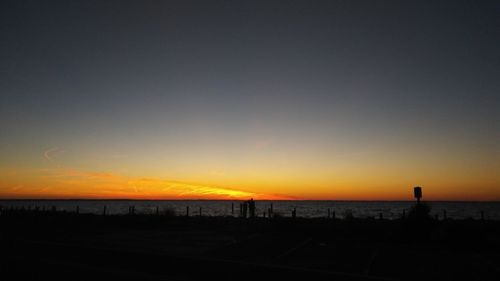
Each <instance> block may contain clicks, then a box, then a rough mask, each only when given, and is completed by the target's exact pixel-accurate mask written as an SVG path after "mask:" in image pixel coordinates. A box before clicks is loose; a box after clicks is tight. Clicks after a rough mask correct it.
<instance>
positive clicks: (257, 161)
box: [0, 0, 500, 200]
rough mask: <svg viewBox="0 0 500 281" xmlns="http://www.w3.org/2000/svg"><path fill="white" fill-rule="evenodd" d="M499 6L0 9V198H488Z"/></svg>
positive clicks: (499, 124) (494, 196)
mask: <svg viewBox="0 0 500 281" xmlns="http://www.w3.org/2000/svg"><path fill="white" fill-rule="evenodd" d="M499 13H500V3H499V2H498V1H491V2H490V1H358V0H349V1H274V0H268V1H216V0H210V1H206V0H204V1H202V0H200V1H191V0H182V1H148V0H145V1H122V0H120V1H71V0H69V1H67V0H65V1H23V0H20V1H19V0H16V1H9V0H6V1H1V3H0V61H1V63H0V198H132V199H248V198H250V197H253V198H256V199H321V200H330V199H331V200H412V199H413V198H412V187H414V186H417V185H419V186H422V187H423V195H424V196H423V198H424V199H427V200H500V110H499V108H500V94H499V93H500V79H499V77H500V32H499V30H500V17H499V16H498V15H499Z"/></svg>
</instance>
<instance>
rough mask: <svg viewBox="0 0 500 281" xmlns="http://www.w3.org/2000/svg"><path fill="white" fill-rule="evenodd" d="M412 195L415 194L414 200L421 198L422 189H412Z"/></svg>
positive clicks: (418, 187)
mask: <svg viewBox="0 0 500 281" xmlns="http://www.w3.org/2000/svg"><path fill="white" fill-rule="evenodd" d="M413 193H414V194H415V198H417V199H420V198H422V188H421V187H420V186H417V187H415V188H413Z"/></svg>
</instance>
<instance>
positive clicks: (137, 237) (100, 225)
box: [0, 211, 500, 281]
mask: <svg viewBox="0 0 500 281" xmlns="http://www.w3.org/2000/svg"><path fill="white" fill-rule="evenodd" d="M0 249H1V254H0V256H1V260H0V273H1V277H0V279H1V280H93V279H96V280H102V279H110V280H235V281H236V280H237V281H239V280H255V281H257V280H271V279H274V280H500V222H498V221H479V220H478V221H474V220H460V221H457V220H446V221H435V220H430V219H428V220H410V219H404V220H403V219H401V220H394V221H389V220H375V219H363V220H359V219H350V220H334V219H326V218H325V219H302V218H274V219H264V218H255V219H238V218H232V217H189V218H187V217H168V216H154V215H122V216H99V215H83V214H80V215H77V214H72V213H59V212H33V211H14V212H10V213H6V212H4V213H3V214H2V215H1V216H0Z"/></svg>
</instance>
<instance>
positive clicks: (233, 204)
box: [0, 200, 500, 220]
mask: <svg viewBox="0 0 500 281" xmlns="http://www.w3.org/2000/svg"><path fill="white" fill-rule="evenodd" d="M242 202H243V201H230V200H0V206H1V207H2V208H17V209H21V208H24V209H34V208H37V207H38V208H39V209H40V210H44V209H45V210H51V209H52V208H53V207H55V208H56V210H58V211H66V212H74V211H76V209H77V208H78V210H79V212H80V213H82V214H83V213H88V214H102V213H103V212H104V209H105V212H106V214H112V215H120V214H127V213H128V212H129V209H130V207H134V210H135V213H136V214H155V213H156V212H157V211H158V212H160V213H164V212H168V213H169V214H175V215H186V214H187V213H188V212H189V215H191V216H196V215H200V212H201V215H202V216H238V215H239V209H240V204H241V203H242ZM426 203H427V204H428V205H430V207H431V215H432V216H437V217H438V218H443V217H444V216H446V217H447V218H449V219H469V218H471V219H480V218H481V212H483V214H484V217H485V219H490V220H500V202H457V201H430V202H426ZM414 204H415V202H412V201H310V200H307V201H300V200H293V201H281V200H280V201H267V200H264V201H255V205H256V213H257V216H264V213H267V212H268V210H269V208H272V210H273V213H274V214H278V215H281V216H283V217H289V216H291V215H292V211H293V210H296V215H297V217H305V218H320V217H327V216H328V214H329V212H330V214H331V215H332V216H333V214H335V217H337V218H345V217H347V216H349V217H350V216H352V217H355V218H379V217H380V216H382V217H383V218H384V219H397V218H400V217H401V216H402V215H403V213H406V214H408V211H409V209H410V208H411V207H412V206H413V205H414ZM445 213H446V214H445Z"/></svg>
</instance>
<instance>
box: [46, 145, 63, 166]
mask: <svg viewBox="0 0 500 281" xmlns="http://www.w3.org/2000/svg"><path fill="white" fill-rule="evenodd" d="M64 152H65V151H64V150H62V149H59V147H53V148H50V149H47V150H45V151H44V152H43V157H44V158H45V159H46V160H47V161H49V162H51V163H55V157H56V156H57V155H58V154H61V153H64Z"/></svg>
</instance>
